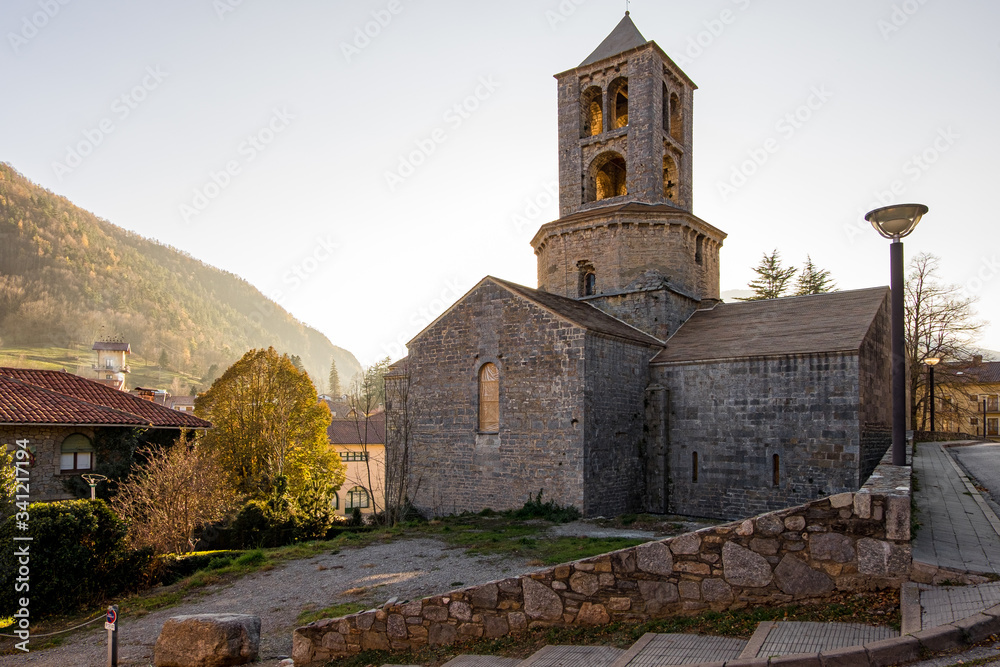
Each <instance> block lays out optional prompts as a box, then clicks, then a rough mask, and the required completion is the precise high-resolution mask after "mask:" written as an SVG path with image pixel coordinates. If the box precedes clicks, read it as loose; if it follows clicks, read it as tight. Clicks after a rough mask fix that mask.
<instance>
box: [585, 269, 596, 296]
mask: <svg viewBox="0 0 1000 667" xmlns="http://www.w3.org/2000/svg"><path fill="white" fill-rule="evenodd" d="M595 294H597V274H595V273H594V272H593V271H591V272H590V273H588V274H587V275H585V276H584V277H583V295H584V296H594V295H595Z"/></svg>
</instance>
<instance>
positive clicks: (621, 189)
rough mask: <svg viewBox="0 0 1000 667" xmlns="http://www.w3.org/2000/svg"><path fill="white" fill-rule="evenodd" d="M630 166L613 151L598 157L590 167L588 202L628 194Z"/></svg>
mask: <svg viewBox="0 0 1000 667" xmlns="http://www.w3.org/2000/svg"><path fill="white" fill-rule="evenodd" d="M627 173H628V166H627V165H626V164H625V158H623V157H622V156H621V155H619V154H618V153H615V152H613V151H610V152H607V153H603V154H601V155H598V156H597V158H595V159H594V161H593V163H591V165H590V178H588V182H587V186H588V187H587V188H586V189H585V197H584V198H585V200H586V202H595V201H601V200H602V199H610V198H612V197H623V196H625V195H627V194H628V183H627Z"/></svg>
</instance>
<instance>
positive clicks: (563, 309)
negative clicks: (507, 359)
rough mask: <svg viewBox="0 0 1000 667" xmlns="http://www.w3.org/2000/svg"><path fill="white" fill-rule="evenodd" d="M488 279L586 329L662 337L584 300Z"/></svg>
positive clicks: (640, 338) (644, 339) (647, 340)
mask: <svg viewBox="0 0 1000 667" xmlns="http://www.w3.org/2000/svg"><path fill="white" fill-rule="evenodd" d="M489 280H493V281H495V282H496V283H498V284H500V285H502V286H503V287H506V288H507V289H509V290H510V291H511V292H514V293H515V294H517V295H518V296H521V297H524V298H525V299H527V300H528V301H531V302H533V303H535V304H536V305H539V306H541V307H542V308H546V309H548V310H550V311H552V312H554V313H555V314H557V315H559V316H561V317H564V318H566V319H567V320H569V321H570V322H573V323H574V324H577V325H579V326H581V327H583V328H584V329H587V330H589V331H593V332H595V333H601V334H605V335H608V336H615V337H617V338H624V339H626V340H631V341H634V342H637V343H642V344H644V345H649V346H655V347H663V341H661V340H658V339H656V338H653V337H652V336H650V335H648V334H646V333H643V332H642V331H640V330H639V329H636V328H635V327H633V326H630V325H628V324H625V323H624V322H622V321H621V320H619V319H615V318H614V317H611V316H610V315H608V314H607V313H605V312H603V311H601V310H598V309H597V308H595V307H594V306H592V305H590V304H589V303H587V302H585V301H577V300H576V299H568V298H566V297H564V296H559V295H557V294H549V293H548V292H543V291H541V290H536V289H531V288H530V287H525V286H523V285H518V284H516V283H511V282H507V281H506V280H500V279H499V278H494V277H492V276H490V277H489Z"/></svg>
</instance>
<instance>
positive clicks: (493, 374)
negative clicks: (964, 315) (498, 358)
mask: <svg viewBox="0 0 1000 667" xmlns="http://www.w3.org/2000/svg"><path fill="white" fill-rule="evenodd" d="M479 430H480V432H482V433H496V432H498V431H499V430H500V371H498V370H497V367H496V366H494V365H493V364H484V365H483V367H482V368H480V369H479Z"/></svg>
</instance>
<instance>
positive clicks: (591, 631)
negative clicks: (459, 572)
mask: <svg viewBox="0 0 1000 667" xmlns="http://www.w3.org/2000/svg"><path fill="white" fill-rule="evenodd" d="M900 620H901V619H900V613H899V593H898V592H897V591H884V592H879V593H868V594H856V595H852V594H844V595H840V596H837V597H835V598H834V600H833V601H832V602H830V603H826V604H818V605H790V606H786V607H765V608H760V609H743V610H739V611H728V612H706V613H703V614H700V615H698V616H686V617H677V618H667V619H659V620H655V621H647V622H645V623H624V622H620V623H612V624H610V625H606V626H602V627H597V628H587V627H580V626H573V627H568V628H548V629H537V630H530V631H528V632H526V633H523V634H520V635H514V636H508V637H501V638H500V639H493V640H474V641H471V642H466V643H464V644H461V645H456V646H447V647H433V648H432V647H426V648H423V649H421V650H419V651H407V652H402V653H391V652H388V651H365V652H363V653H359V654H358V655H355V656H350V657H348V658H340V659H338V660H337V661H336V662H335V663H334V662H330V663H328V664H329V665H334V664H336V665H337V667H367V666H368V665H382V664H387V663H389V664H409V665H425V666H429V667H436V666H437V665H442V664H444V663H445V662H447V661H448V660H451V659H452V658H454V657H456V656H458V655H461V654H463V653H467V654H475V655H493V656H501V657H506V658H520V659H524V658H527V657H528V656H530V655H531V654H533V653H534V652H535V651H537V650H539V649H541V648H542V647H544V646H547V645H550V644H554V645H576V646H614V647H617V648H628V647H630V646H631V645H632V644H634V643H635V642H636V640H638V639H639V638H640V637H642V635H644V634H645V633H647V632H657V633H669V632H682V633H688V634H702V635H715V636H721V637H733V638H740V639H749V638H750V637H751V636H752V635H753V631H754V630H755V629H756V628H757V625H758V624H759V623H761V622H763V621H815V622H839V623H866V624H869V625H883V626H885V625H888V626H890V627H893V628H896V629H898V628H899V624H900Z"/></svg>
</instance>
